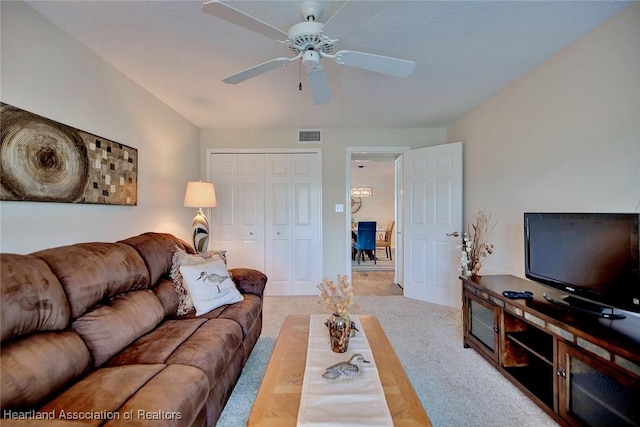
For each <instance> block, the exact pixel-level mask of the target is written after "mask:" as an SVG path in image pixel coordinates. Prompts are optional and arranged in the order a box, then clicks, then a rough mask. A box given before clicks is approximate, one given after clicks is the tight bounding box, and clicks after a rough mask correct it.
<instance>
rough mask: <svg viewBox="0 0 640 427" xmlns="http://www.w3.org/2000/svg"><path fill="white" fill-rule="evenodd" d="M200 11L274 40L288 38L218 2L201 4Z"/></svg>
mask: <svg viewBox="0 0 640 427" xmlns="http://www.w3.org/2000/svg"><path fill="white" fill-rule="evenodd" d="M202 11H203V12H206V13H208V14H210V15H213V16H217V17H218V18H220V19H224V20H225V21H228V22H231V23H232V24H236V25H239V26H241V27H243V28H246V29H247V30H251V31H255V32H256V33H260V34H262V35H264V36H267V37H269V38H272V39H275V40H286V39H287V37H289V34H287V33H285V32H284V31H282V30H280V29H278V28H276V27H274V26H272V25H269V24H267V23H266V22H262V21H260V20H259V19H257V18H254V17H253V16H250V15H247V14H246V13H244V12H242V11H240V10H238V9H236V8H234V7H232V6H229V5H228V4H226V3H222V2H220V1H207V2H204V3H202Z"/></svg>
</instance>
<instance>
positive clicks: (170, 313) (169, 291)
mask: <svg viewBox="0 0 640 427" xmlns="http://www.w3.org/2000/svg"><path fill="white" fill-rule="evenodd" d="M152 291H153V293H154V294H155V296H156V297H157V298H158V300H160V304H162V307H163V308H164V315H165V317H175V316H176V311H177V310H178V294H176V290H175V288H174V286H173V282H172V281H171V280H169V279H168V278H162V279H160V280H158V283H157V284H156V285H155V286H154V287H153V288H152Z"/></svg>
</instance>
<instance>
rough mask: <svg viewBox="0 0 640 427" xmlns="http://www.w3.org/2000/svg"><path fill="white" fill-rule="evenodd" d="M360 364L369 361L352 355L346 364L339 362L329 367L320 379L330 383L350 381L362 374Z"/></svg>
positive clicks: (358, 355)
mask: <svg viewBox="0 0 640 427" xmlns="http://www.w3.org/2000/svg"><path fill="white" fill-rule="evenodd" d="M362 363H369V361H368V360H364V356H363V355H361V354H359V353H358V354H354V355H353V356H351V359H349V361H348V362H340V363H336V364H335V365H333V366H329V367H328V368H327V369H326V370H325V371H324V374H322V377H323V378H326V379H328V380H329V381H331V382H334V381H349V380H352V379H354V378H356V377H358V376H360V375H361V374H362V368H361V367H360V365H361V364H362Z"/></svg>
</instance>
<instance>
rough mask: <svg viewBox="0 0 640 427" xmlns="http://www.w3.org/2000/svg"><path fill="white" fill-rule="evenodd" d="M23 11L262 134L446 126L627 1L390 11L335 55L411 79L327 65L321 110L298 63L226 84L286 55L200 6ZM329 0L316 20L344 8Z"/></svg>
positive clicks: (175, 102) (275, 13)
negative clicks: (365, 58) (398, 70)
mask: <svg viewBox="0 0 640 427" xmlns="http://www.w3.org/2000/svg"><path fill="white" fill-rule="evenodd" d="M27 3H28V4H29V5H31V6H32V7H33V8H34V9H36V10H37V11H38V12H40V13H41V14H42V15H44V16H45V17H47V18H48V19H50V20H51V21H53V22H54V23H55V24H56V25H57V26H59V27H61V28H62V29H64V30H66V31H67V32H68V33H69V34H71V35H72V36H73V37H74V38H76V39H77V40H79V41H80V42H81V43H83V44H84V45H86V46H87V47H88V48H89V49H91V50H92V51H94V52H95V53H97V54H98V55H99V56H101V57H102V58H104V59H105V60H106V61H107V62H109V63H110V64H112V65H113V66H114V67H115V68H117V69H119V70H120V71H121V72H123V73H124V74H125V75H127V76H129V77H130V78H131V79H133V80H134V81H136V82H137V83H139V84H140V85H141V86H143V87H144V88H146V89H147V90H148V91H149V92H151V93H152V94H154V95H155V96H156V97H158V98H159V99H161V100H162V101H164V102H165V103H166V104H168V105H169V106H170V107H171V108H173V109H174V110H175V111H177V112H178V113H180V114H181V115H183V116H184V117H186V118H187V119H188V120H190V121H191V122H193V123H194V124H195V125H197V126H199V127H202V128H263V129H264V128H289V129H290V128H369V127H379V128H404V127H441V126H446V125H448V124H450V123H452V122H453V121H454V120H456V119H458V118H460V117H461V116H462V115H464V114H465V113H466V112H468V111H469V110H470V109H472V108H474V107H475V106H477V105H479V104H480V103H481V102H483V101H484V100H486V99H487V98H488V97H490V96H492V95H493V94H495V93H496V92H498V91H499V90H500V89H502V88H504V87H505V86H507V85H508V84H509V83H510V82H512V81H514V80H515V79H517V78H519V77H521V76H522V75H524V74H525V73H527V72H528V71H530V70H532V69H533V68H535V67H536V66H538V65H539V64H540V63H542V62H543V61H544V60H546V59H547V58H549V57H550V56H552V55H553V54H554V53H556V52H558V51H560V50H562V49H564V48H565V47H567V46H568V45H569V44H571V43H572V42H574V41H575V40H577V39H578V38H580V37H581V36H583V35H584V34H586V33H587V32H589V31H590V30H592V29H593V28H595V27H596V26H598V25H599V24H601V23H602V22H604V21H605V20H607V19H608V18H610V17H611V16H613V15H614V14H615V13H617V12H619V11H620V10H622V9H623V8H625V7H626V6H628V5H629V4H630V2H621V1H535V2H532V1H389V2H385V3H388V5H387V7H386V8H384V10H382V11H381V12H379V13H377V14H376V15H374V16H373V17H372V18H370V19H368V20H367V21H366V22H363V23H361V24H360V25H357V26H356V27H355V28H353V31H352V32H351V33H350V34H347V35H346V36H345V37H343V39H342V40H339V41H338V42H337V43H336V50H341V49H349V50H357V51H364V52H369V53H375V54H379V55H385V56H393V57H398V58H402V59H410V60H413V61H415V62H416V69H415V71H414V73H413V74H412V75H410V76H409V77H407V78H405V79H400V78H395V77H390V76H386V75H381V74H377V73H373V72H369V71H365V70H360V69H356V68H350V67H346V66H339V65H338V64H336V63H334V62H333V61H331V60H326V59H325V60H323V61H322V63H323V65H324V66H325V69H326V71H327V74H328V79H329V86H330V88H331V92H332V97H333V101H332V102H330V103H329V104H325V105H322V106H315V105H314V104H313V102H312V100H311V96H310V94H309V92H308V90H307V89H306V87H305V86H306V81H305V80H304V79H303V90H302V91H301V92H300V91H299V90H298V82H299V75H300V69H299V66H298V63H292V64H290V65H288V66H287V67H284V68H280V69H276V70H274V71H271V72H269V73H267V74H263V75H261V76H258V77H255V78H253V79H251V80H247V81H245V82H243V83H240V84H237V85H227V84H225V83H223V82H222V81H221V79H222V78H224V77H227V76H228V75H230V74H234V73H236V72H238V71H241V70H243V69H245V68H248V67H250V66H253V65H257V64H259V63H262V62H265V61H267V60H270V59H272V58H276V57H280V56H287V55H288V50H287V48H286V47H285V46H283V45H280V44H278V43H277V42H275V41H274V40H272V39H269V38H267V37H265V36H263V35H260V34H258V33H254V32H251V31H249V30H246V29H244V28H241V27H238V26H235V25H233V24H230V23H228V22H225V21H222V20H220V19H219V18H216V17H214V16H211V15H208V14H205V13H204V12H202V11H201V10H200V7H201V2H199V1H190V0H183V1H68V0H65V1H30V0H28V1H27ZM322 3H323V4H324V5H325V15H323V17H322V18H321V19H320V21H324V20H325V19H326V16H329V15H330V14H331V13H333V11H335V10H337V8H338V7H339V6H340V4H341V3H342V2H322ZM233 4H234V7H236V8H238V9H241V10H242V11H244V12H245V13H248V14H250V15H252V16H255V17H257V18H259V19H260V20H262V21H264V22H267V23H269V24H271V25H273V26H275V27H278V28H280V29H282V30H284V31H287V30H288V29H289V27H290V26H292V25H293V24H295V23H297V22H300V21H301V17H300V15H299V12H298V4H299V2H293V1H235V2H233ZM328 35H329V36H331V35H330V34H328ZM304 77H305V75H304V71H303V78H304Z"/></svg>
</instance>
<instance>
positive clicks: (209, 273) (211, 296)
mask: <svg viewBox="0 0 640 427" xmlns="http://www.w3.org/2000/svg"><path fill="white" fill-rule="evenodd" d="M180 274H182V278H183V280H184V284H185V285H186V287H187V290H188V291H189V296H191V300H192V301H193V306H194V307H195V308H196V316H200V315H201V314H204V313H206V312H208V311H211V310H213V309H214V308H218V307H221V306H223V305H225V304H233V303H236V302H240V301H242V300H243V299H244V298H243V296H242V294H241V293H240V292H238V289H237V288H236V285H235V284H234V283H233V280H231V278H230V274H229V272H228V271H227V266H226V264H225V263H224V261H223V260H221V259H217V260H215V259H214V260H211V261H209V262H207V263H203V264H196V265H184V264H182V265H181V266H180Z"/></svg>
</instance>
